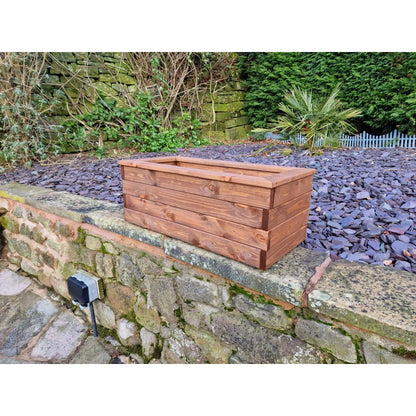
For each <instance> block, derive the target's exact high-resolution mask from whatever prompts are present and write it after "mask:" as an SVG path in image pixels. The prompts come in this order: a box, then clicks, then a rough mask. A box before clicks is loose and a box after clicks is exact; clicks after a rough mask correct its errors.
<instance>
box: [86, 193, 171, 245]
mask: <svg viewBox="0 0 416 416" xmlns="http://www.w3.org/2000/svg"><path fill="white" fill-rule="evenodd" d="M88 199H90V200H91V201H94V200H93V199H92V198H88ZM106 204H107V205H106V206H103V207H100V206H98V207H97V210H96V211H94V210H91V211H88V213H85V216H84V217H83V221H84V222H86V223H87V224H91V225H95V226H96V227H98V228H102V229H104V230H107V231H111V232H114V233H116V234H120V235H123V236H125V237H129V238H132V239H133V240H137V241H141V242H142V243H146V244H150V245H152V246H155V247H162V240H163V238H164V237H163V236H162V235H161V234H158V233H155V232H153V231H149V230H146V229H145V228H141V227H138V226H136V225H134V224H130V223H129V222H127V221H125V220H124V211H123V207H122V206H120V205H116V204H111V203H106Z"/></svg>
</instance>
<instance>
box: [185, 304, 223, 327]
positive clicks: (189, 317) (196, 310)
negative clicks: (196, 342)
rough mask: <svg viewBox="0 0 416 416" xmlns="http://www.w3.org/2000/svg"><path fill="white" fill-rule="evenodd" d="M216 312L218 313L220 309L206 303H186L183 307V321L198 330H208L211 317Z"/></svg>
mask: <svg viewBox="0 0 416 416" xmlns="http://www.w3.org/2000/svg"><path fill="white" fill-rule="evenodd" d="M214 312H218V308H215V307H213V306H210V305H206V304H204V303H197V302H192V303H191V304H187V303H184V304H183V305H182V315H183V319H184V320H185V322H186V323H188V324H189V325H191V326H193V327H196V328H207V329H208V328H209V323H210V316H211V314H212V313H214Z"/></svg>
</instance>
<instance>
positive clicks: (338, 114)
mask: <svg viewBox="0 0 416 416" xmlns="http://www.w3.org/2000/svg"><path fill="white" fill-rule="evenodd" d="M339 91H340V84H338V85H337V86H336V87H335V88H334V89H333V91H332V92H331V93H330V94H329V96H328V97H325V98H316V99H315V98H314V97H312V93H311V92H309V91H303V90H301V89H299V88H297V87H294V88H293V90H292V91H290V92H288V93H286V95H285V97H284V102H282V103H281V104H280V105H279V110H280V111H281V112H282V114H281V115H280V116H279V117H278V119H277V122H276V125H275V126H274V127H275V128H276V129H278V130H280V132H281V134H282V135H283V136H284V137H286V138H288V139H292V140H293V141H294V142H295V143H297V144H298V140H297V136H298V135H299V134H301V135H302V136H303V137H304V138H305V144H304V146H305V147H306V148H307V149H310V150H311V151H313V150H314V149H315V148H316V147H318V145H319V146H328V145H330V146H336V145H339V141H340V136H341V134H343V133H344V134H349V133H353V132H354V131H355V128H354V126H353V125H352V124H351V123H350V122H349V121H348V120H349V119H351V118H353V117H357V116H360V115H361V111H360V110H356V109H351V108H349V109H345V110H344V109H342V103H341V102H340V101H339V100H338V99H337V96H338V94H339Z"/></svg>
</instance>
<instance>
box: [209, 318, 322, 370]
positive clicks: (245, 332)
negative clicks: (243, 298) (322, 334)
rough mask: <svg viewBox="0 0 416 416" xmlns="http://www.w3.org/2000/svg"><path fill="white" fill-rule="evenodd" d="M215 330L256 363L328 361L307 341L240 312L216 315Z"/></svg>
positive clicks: (244, 356)
mask: <svg viewBox="0 0 416 416" xmlns="http://www.w3.org/2000/svg"><path fill="white" fill-rule="evenodd" d="M211 330H212V332H213V333H214V335H216V336H217V337H218V338H219V339H220V340H221V341H222V342H225V343H227V344H229V345H230V346H232V348H233V349H236V348H237V349H238V350H239V355H240V356H241V357H242V358H243V359H244V360H246V361H247V362H250V363H253V364H267V363H268V364H273V363H274V364H276V363H280V364H286V363H292V364H294V363H300V364H312V363H322V362H323V360H324V357H323V354H322V353H321V352H320V351H318V350H316V349H315V348H314V347H312V346H310V345H308V344H307V343H305V342H304V341H301V340H300V339H297V338H293V337H291V336H289V335H283V334H279V333H277V332H275V331H273V330H271V329H268V328H264V327H262V326H260V325H258V324H255V323H254V322H251V321H249V320H248V319H246V318H245V317H244V316H243V315H242V314H241V313H240V312H235V311H234V312H228V313H224V312H218V313H214V314H212V315H211Z"/></svg>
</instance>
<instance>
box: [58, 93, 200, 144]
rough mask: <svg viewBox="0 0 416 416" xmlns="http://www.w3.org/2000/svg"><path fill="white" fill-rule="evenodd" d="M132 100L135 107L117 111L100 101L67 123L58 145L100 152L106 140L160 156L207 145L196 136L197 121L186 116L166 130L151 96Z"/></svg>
mask: <svg viewBox="0 0 416 416" xmlns="http://www.w3.org/2000/svg"><path fill="white" fill-rule="evenodd" d="M135 100H136V102H135V104H134V105H131V106H127V105H126V106H119V107H117V106H116V102H115V101H108V100H107V102H106V101H104V100H103V99H102V98H100V99H99V100H98V101H97V103H96V104H95V105H94V106H93V107H92V110H91V111H90V112H86V113H84V114H82V115H80V116H79V117H77V118H76V119H75V120H71V121H70V122H68V123H66V130H65V131H64V132H63V133H62V135H61V145H62V146H70V147H71V146H72V147H77V148H78V150H84V149H86V148H98V149H100V148H102V147H103V142H104V138H107V139H108V140H111V141H115V142H116V143H117V145H118V146H119V147H134V148H135V149H136V150H138V151H143V152H159V151H175V150H177V149H178V148H182V147H191V146H200V145H202V144H206V142H205V141H202V140H200V139H199V138H198V136H197V127H198V124H199V121H198V120H192V119H191V117H190V115H189V114H187V113H184V114H183V115H182V116H179V117H176V118H174V119H173V121H172V127H170V128H165V127H163V126H162V121H161V119H160V117H159V108H158V106H157V105H156V104H155V103H154V102H153V100H152V97H151V95H149V94H144V93H137V95H136V97H135Z"/></svg>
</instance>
